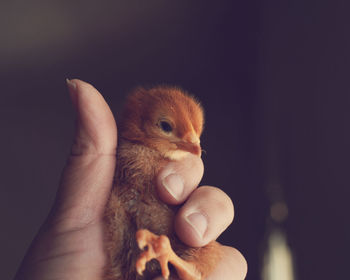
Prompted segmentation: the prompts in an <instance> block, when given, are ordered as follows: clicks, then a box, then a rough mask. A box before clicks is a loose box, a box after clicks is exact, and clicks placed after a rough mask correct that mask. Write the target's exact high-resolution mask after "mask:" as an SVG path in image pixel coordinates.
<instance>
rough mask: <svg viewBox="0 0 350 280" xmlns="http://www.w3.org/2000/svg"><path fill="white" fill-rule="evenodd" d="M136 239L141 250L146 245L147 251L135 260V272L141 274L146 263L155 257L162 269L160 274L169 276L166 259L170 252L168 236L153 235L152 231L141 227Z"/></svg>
mask: <svg viewBox="0 0 350 280" xmlns="http://www.w3.org/2000/svg"><path fill="white" fill-rule="evenodd" d="M136 240H137V244H138V246H139V248H140V249H141V250H143V249H144V248H145V247H146V246H147V251H144V252H142V253H141V254H140V256H139V258H138V260H137V262H136V270H137V273H138V274H140V275H142V272H143V271H144V270H145V269H146V263H147V262H149V261H150V260H152V259H157V260H158V261H159V263H160V266H161V269H162V275H163V277H164V278H165V279H168V277H169V274H170V272H169V268H168V261H169V255H170V252H172V249H171V246H170V241H169V239H168V237H166V236H164V235H161V236H158V235H155V234H154V233H152V232H150V231H148V230H146V229H141V230H138V231H137V233H136Z"/></svg>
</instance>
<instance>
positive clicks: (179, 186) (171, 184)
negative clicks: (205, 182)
mask: <svg viewBox="0 0 350 280" xmlns="http://www.w3.org/2000/svg"><path fill="white" fill-rule="evenodd" d="M162 184H163V186H164V188H165V189H166V190H167V191H168V192H169V193H170V194H171V195H172V196H173V197H174V198H175V199H176V200H180V199H181V198H182V193H183V190H184V181H183V179H182V178H181V177H180V176H179V175H177V174H175V173H172V174H169V175H168V176H166V177H165V178H163V180H162Z"/></svg>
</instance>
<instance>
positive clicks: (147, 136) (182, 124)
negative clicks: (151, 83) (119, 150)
mask: <svg viewBox="0 0 350 280" xmlns="http://www.w3.org/2000/svg"><path fill="white" fill-rule="evenodd" d="M203 123H204V116H203V110H202V108H201V106H200V104H199V103H198V102H197V101H196V100H195V99H194V98H192V97H190V96H189V95H188V94H186V93H185V92H183V91H182V90H180V89H178V88H173V87H164V86H159V87H154V88H151V89H145V88H137V89H136V90H135V91H134V92H133V93H131V94H130V95H129V96H128V98H127V100H126V104H125V107H124V112H123V115H122V121H121V124H120V125H119V130H120V135H121V137H122V138H124V139H126V140H129V141H132V142H136V143H139V144H142V145H145V146H147V147H150V148H152V149H155V150H157V151H158V152H160V153H161V154H162V155H163V156H164V157H166V158H168V159H173V160H176V159H180V158H182V157H183V156H185V155H186V154H187V153H192V154H195V155H198V156H200V155H201V147H200V140H199V138H200V135H201V133H202V130H203Z"/></svg>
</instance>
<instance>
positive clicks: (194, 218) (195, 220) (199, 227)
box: [185, 212, 208, 238]
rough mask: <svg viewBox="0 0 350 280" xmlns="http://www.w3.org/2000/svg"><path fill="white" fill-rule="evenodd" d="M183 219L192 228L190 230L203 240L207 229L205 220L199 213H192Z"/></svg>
mask: <svg viewBox="0 0 350 280" xmlns="http://www.w3.org/2000/svg"><path fill="white" fill-rule="evenodd" d="M185 219H186V221H187V222H188V223H189V224H190V225H191V226H192V228H193V229H194V230H195V231H196V232H197V234H198V236H199V237H200V238H203V236H204V234H205V232H206V231H207V227H208V221H207V218H206V217H205V216H204V215H203V214H201V213H199V212H194V213H191V214H189V215H187V216H186V217H185Z"/></svg>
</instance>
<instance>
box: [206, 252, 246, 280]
mask: <svg viewBox="0 0 350 280" xmlns="http://www.w3.org/2000/svg"><path fill="white" fill-rule="evenodd" d="M222 250H223V252H224V256H223V258H222V260H221V261H220V263H219V264H218V266H217V267H216V268H215V270H214V271H213V272H212V273H211V274H210V276H209V277H207V278H206V280H231V279H235V280H243V279H244V278H245V277H246V274H247V262H246V260H245V258H244V257H243V256H242V254H241V253H240V252H239V251H238V250H237V249H235V248H232V247H228V246H222Z"/></svg>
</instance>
